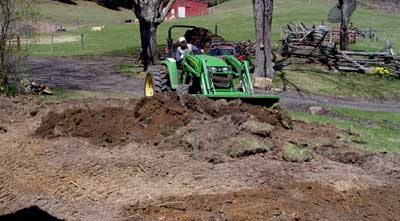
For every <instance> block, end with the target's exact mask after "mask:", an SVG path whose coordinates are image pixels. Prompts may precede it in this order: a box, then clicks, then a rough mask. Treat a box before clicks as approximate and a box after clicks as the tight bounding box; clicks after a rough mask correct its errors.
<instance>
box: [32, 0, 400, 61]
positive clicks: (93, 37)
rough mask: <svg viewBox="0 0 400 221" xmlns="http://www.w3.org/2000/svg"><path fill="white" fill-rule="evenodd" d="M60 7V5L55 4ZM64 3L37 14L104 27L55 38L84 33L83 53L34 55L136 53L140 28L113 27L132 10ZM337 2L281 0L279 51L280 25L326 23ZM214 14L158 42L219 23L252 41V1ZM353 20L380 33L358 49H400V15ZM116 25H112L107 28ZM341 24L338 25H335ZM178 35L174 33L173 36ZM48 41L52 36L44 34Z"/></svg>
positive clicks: (362, 13) (364, 13)
mask: <svg viewBox="0 0 400 221" xmlns="http://www.w3.org/2000/svg"><path fill="white" fill-rule="evenodd" d="M56 4H57V5H56ZM58 4H60V3H43V4H39V5H38V7H39V9H40V10H39V11H40V12H42V14H43V16H44V17H45V18H46V19H47V20H52V19H53V20H57V21H65V22H67V23H70V22H74V20H76V21H80V22H81V23H82V24H83V23H88V24H98V25H101V24H106V29H105V30H104V31H103V32H90V31H89V28H81V29H78V30H75V31H72V32H69V33H61V34H57V35H56V38H57V37H59V38H62V37H65V36H79V34H80V33H84V34H85V50H81V49H80V46H79V42H69V43H59V44H57V45H56V46H55V50H54V52H53V53H52V52H51V50H50V45H49V44H41V45H36V46H33V47H32V48H31V54H32V55H34V56H60V55H61V56H70V55H82V54H103V53H133V52H135V51H136V49H137V48H139V47H140V38H139V36H140V35H139V29H138V25H125V24H115V21H117V20H122V19H124V18H127V17H129V16H133V12H131V11H129V10H123V11H121V12H117V11H112V10H107V9H104V8H101V7H100V6H97V5H95V4H93V3H82V1H79V4H83V5H85V4H89V6H90V7H89V6H69V5H67V6H62V7H61V6H60V5H58ZM333 4H334V1H328V0H313V1H309V0H280V1H276V2H275V5H274V20H273V33H272V42H273V46H274V47H275V48H277V47H279V39H280V27H281V26H284V25H286V24H287V23H288V22H291V21H292V22H298V21H303V22H304V23H307V24H320V23H321V21H322V20H326V15H327V13H328V11H329V9H330V8H331V7H332V5H333ZM212 10H213V13H212V14H210V15H208V16H202V17H193V18H187V19H177V20H174V21H167V22H164V23H163V24H162V25H161V26H160V27H159V29H158V33H157V34H158V43H159V44H165V41H166V36H167V29H168V27H169V26H170V25H172V24H189V25H197V26H202V27H206V28H209V29H211V30H214V26H215V25H218V27H219V28H218V30H219V32H218V33H219V34H220V35H222V36H223V37H225V38H226V39H227V40H229V41H243V40H252V41H253V40H254V38H255V32H254V20H253V15H252V2H251V1H249V0H230V1H228V2H226V3H223V4H221V5H218V6H216V7H214V8H213V9H212ZM352 22H353V23H354V25H355V26H357V27H359V28H369V27H372V28H376V29H377V30H378V31H379V36H380V41H379V42H364V41H360V42H359V43H358V44H357V45H354V46H353V47H354V48H358V49H368V50H379V49H381V48H382V47H384V45H385V44H386V40H389V41H391V42H393V43H394V45H393V46H394V47H395V49H396V50H397V51H398V52H399V51H400V40H399V39H400V16H398V15H391V14H385V13H384V12H380V11H375V10H368V9H364V8H361V7H359V8H358V10H357V11H356V12H355V14H354V15H353V19H352ZM107 24H112V25H107ZM336 26H337V24H336ZM179 34H180V33H176V34H175V36H177V35H179ZM41 38H49V35H41Z"/></svg>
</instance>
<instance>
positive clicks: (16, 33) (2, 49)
mask: <svg viewBox="0 0 400 221" xmlns="http://www.w3.org/2000/svg"><path fill="white" fill-rule="evenodd" d="M0 12H1V13H0V86H2V87H3V86H7V85H9V84H10V83H12V84H13V85H14V88H15V84H16V83H17V82H18V80H19V79H18V74H19V72H20V71H21V70H22V69H21V68H22V67H23V65H22V62H23V60H24V58H25V57H26V53H25V52H22V51H21V50H20V49H21V48H20V41H19V40H20V39H21V38H25V39H26V38H29V37H30V36H31V35H32V33H33V23H34V17H35V16H36V13H34V12H33V10H32V7H31V1H29V0H0ZM10 81H11V82H10Z"/></svg>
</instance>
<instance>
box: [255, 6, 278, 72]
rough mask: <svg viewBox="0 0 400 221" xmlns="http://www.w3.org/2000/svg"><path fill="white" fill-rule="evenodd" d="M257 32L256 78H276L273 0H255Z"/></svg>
mask: <svg viewBox="0 0 400 221" xmlns="http://www.w3.org/2000/svg"><path fill="white" fill-rule="evenodd" d="M253 11H254V23H255V30H256V61H255V66H256V69H255V73H254V76H255V77H263V78H270V79H273V78H274V69H273V67H272V55H271V27H272V11H273V0H253Z"/></svg>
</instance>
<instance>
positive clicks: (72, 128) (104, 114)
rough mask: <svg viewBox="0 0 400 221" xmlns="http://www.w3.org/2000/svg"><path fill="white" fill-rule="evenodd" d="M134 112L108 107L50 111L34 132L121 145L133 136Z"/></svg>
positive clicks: (41, 135) (42, 135)
mask: <svg viewBox="0 0 400 221" xmlns="http://www.w3.org/2000/svg"><path fill="white" fill-rule="evenodd" d="M135 123H136V122H135V118H134V113H133V111H129V110H126V109H123V108H116V107H108V108H102V109H83V108H72V109H67V110H65V111H63V112H62V113H56V112H49V114H47V115H46V116H45V117H44V118H43V119H42V124H41V125H40V127H39V128H38V129H37V130H36V133H35V135H37V136H40V137H47V138H52V137H57V136H66V135H68V136H73V137H85V138H89V139H90V141H91V142H92V143H94V144H119V143H122V142H125V141H126V140H127V139H128V138H129V137H130V136H132V133H131V131H132V129H133V127H134V124H135Z"/></svg>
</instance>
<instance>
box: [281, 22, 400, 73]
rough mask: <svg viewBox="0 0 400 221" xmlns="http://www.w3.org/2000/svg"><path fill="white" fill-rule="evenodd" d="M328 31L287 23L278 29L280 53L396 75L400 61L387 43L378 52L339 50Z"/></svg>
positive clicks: (331, 65) (340, 68)
mask: <svg viewBox="0 0 400 221" xmlns="http://www.w3.org/2000/svg"><path fill="white" fill-rule="evenodd" d="M330 33H331V32H330V29H329V28H327V27H326V26H306V25H304V24H303V23H300V24H299V25H294V24H289V25H288V26H287V27H286V28H285V29H284V30H282V49H281V54H282V56H284V57H299V58H309V59H317V60H319V61H320V62H321V63H323V64H325V65H327V66H328V67H329V68H330V69H336V70H338V71H350V72H359V73H369V72H372V71H373V70H374V69H375V68H377V67H380V68H385V69H387V70H389V71H390V73H391V74H392V75H394V76H397V77H400V61H399V58H398V57H396V55H395V53H394V50H393V49H392V46H391V45H388V46H387V47H386V48H384V49H382V50H381V51H379V52H366V51H340V50H338V49H337V47H336V43H335V41H332V37H331V34H330Z"/></svg>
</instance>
